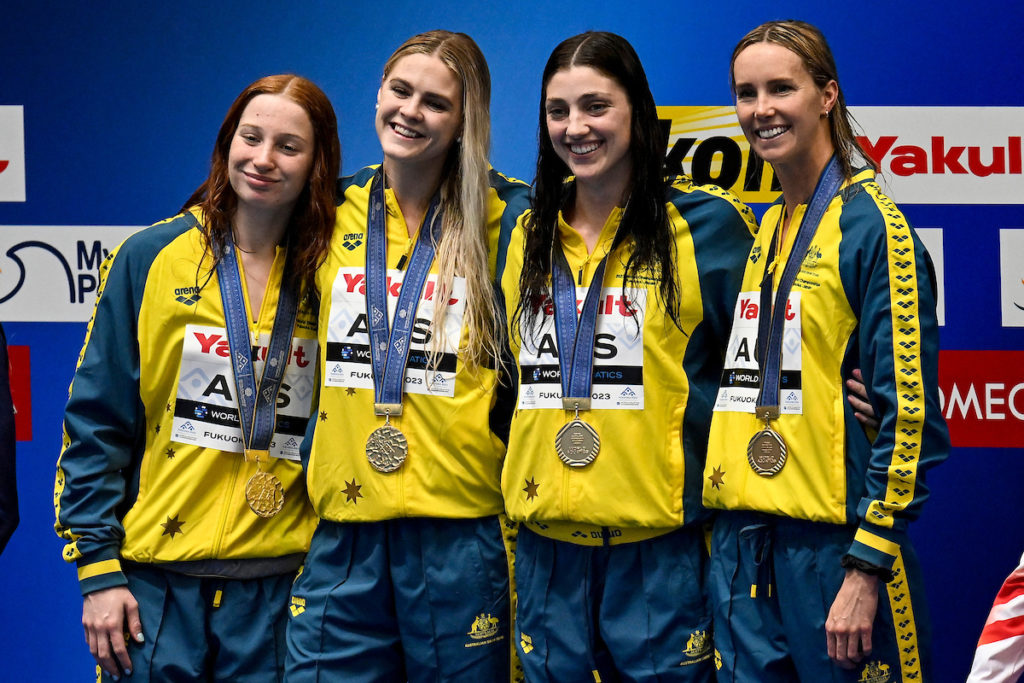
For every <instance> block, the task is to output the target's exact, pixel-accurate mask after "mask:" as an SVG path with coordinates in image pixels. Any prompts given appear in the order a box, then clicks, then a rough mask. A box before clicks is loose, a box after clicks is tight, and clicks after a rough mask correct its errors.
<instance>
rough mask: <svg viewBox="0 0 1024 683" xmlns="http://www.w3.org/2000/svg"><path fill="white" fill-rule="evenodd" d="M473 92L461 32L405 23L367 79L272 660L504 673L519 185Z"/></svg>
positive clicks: (475, 83) (329, 674) (478, 85)
mask: <svg viewBox="0 0 1024 683" xmlns="http://www.w3.org/2000/svg"><path fill="white" fill-rule="evenodd" d="M489 100H490V77H489V74H488V70H487V64H486V62H485V60H484V57H483V54H482V53H481V52H480V49H479V48H478V47H477V45H476V44H475V43H474V42H473V40H472V39H471V38H469V36H466V35H465V34H461V33H450V32H447V31H431V32H429V33H424V34H420V35H417V36H414V37H412V38H410V39H409V40H408V41H406V42H405V43H404V44H403V45H402V46H401V47H399V48H398V50H396V51H395V53H394V54H393V55H392V56H391V58H390V59H389V60H388V62H387V64H386V65H385V67H384V75H383V79H382V82H381V86H380V90H379V92H378V97H377V115H376V128H377V135H378V137H379V138H380V143H381V148H382V150H383V153H384V162H383V164H381V165H380V166H379V167H369V168H366V169H363V170H362V171H359V172H357V173H356V174H354V175H353V176H350V177H348V178H345V179H343V181H342V183H341V190H340V193H339V194H340V202H341V203H340V205H339V207H338V212H337V224H336V228H335V234H334V239H333V241H332V243H331V249H330V255H329V257H328V260H327V263H326V264H325V265H324V266H323V267H322V268H321V269H320V271H319V273H318V276H317V285H318V288H319V290H320V292H321V304H320V318H319V320H320V345H321V366H320V374H321V386H320V397H319V405H318V407H317V409H316V411H317V418H316V420H315V421H314V422H313V423H311V428H310V430H309V432H308V433H307V440H306V444H307V447H308V448H309V452H308V454H306V456H305V463H306V471H307V480H308V485H309V494H310V498H311V500H312V502H313V505H314V507H315V509H316V511H317V513H318V514H319V515H320V517H321V522H320V524H319V526H318V527H317V530H316V532H315V534H314V537H313V542H312V547H311V551H310V553H309V556H308V558H307V561H306V565H305V568H304V570H303V571H302V573H301V574H300V576H299V578H298V580H297V582H296V584H295V587H294V590H293V594H292V607H291V610H292V615H293V616H292V619H291V621H290V624H289V631H288V648H289V649H288V662H289V663H288V678H289V680H293V681H312V680H345V681H392V680H395V681H397V680H402V681H405V680H408V681H436V680H445V681H453V680H466V681H469V680H473V681H497V680H502V679H507V678H508V677H509V675H510V646H511V645H510V640H511V634H510V610H509V561H508V556H507V553H506V548H505V543H504V539H503V534H502V531H503V527H502V522H501V520H500V519H499V514H500V513H501V512H502V500H501V493H500V490H499V487H498V477H499V472H500V468H501V462H502V458H503V456H504V453H505V447H504V443H503V438H504V437H503V434H502V432H503V431H504V430H503V428H502V426H501V425H500V422H501V421H502V420H500V419H497V418H495V423H494V424H492V423H491V420H492V414H495V415H496V414H497V413H495V412H494V409H495V407H496V403H497V402H498V397H497V390H498V386H499V385H498V375H497V371H496V365H497V359H498V357H499V351H500V349H501V348H502V347H503V345H504V338H503V334H502V318H501V315H500V312H499V310H498V308H497V304H496V301H495V297H494V282H495V273H496V269H497V268H498V264H499V263H500V262H501V261H503V259H501V258H499V256H498V253H499V245H502V244H504V243H505V242H506V241H507V235H508V232H509V231H510V230H511V226H512V225H513V224H514V221H515V218H516V216H517V215H518V213H519V212H520V211H522V210H523V209H525V206H526V194H527V189H528V188H527V186H526V185H525V184H523V183H519V182H516V181H511V180H508V179H507V178H504V177H503V176H501V175H500V174H497V173H495V172H494V171H491V170H489V166H488V162H487V153H488V147H489V142H490V121H489ZM499 412H500V411H499ZM506 419H507V418H506Z"/></svg>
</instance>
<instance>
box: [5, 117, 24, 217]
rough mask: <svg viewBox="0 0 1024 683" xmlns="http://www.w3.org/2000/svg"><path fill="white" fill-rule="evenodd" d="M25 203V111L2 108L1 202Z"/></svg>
mask: <svg viewBox="0 0 1024 683" xmlns="http://www.w3.org/2000/svg"><path fill="white" fill-rule="evenodd" d="M23 201H25V111H24V107H22V106H21V105H16V106H10V105H8V106H0V202H23Z"/></svg>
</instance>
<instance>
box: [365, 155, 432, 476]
mask: <svg viewBox="0 0 1024 683" xmlns="http://www.w3.org/2000/svg"><path fill="white" fill-rule="evenodd" d="M384 185H385V178H384V172H383V169H381V170H378V171H377V173H376V174H374V177H373V182H372V183H371V185H370V197H371V201H370V205H369V207H368V211H369V213H368V214H367V233H366V315H367V320H368V321H369V330H368V332H369V337H370V365H371V368H372V370H373V391H374V404H373V412H374V414H375V415H377V416H378V417H383V418H384V424H383V425H382V426H380V427H378V428H377V429H375V430H373V431H372V432H370V436H368V437H367V439H366V459H367V461H369V463H370V467H372V468H373V469H375V470H376V471H378V472H380V473H382V474H387V473H389V472H394V471H396V470H398V469H399V468H401V467H402V465H403V464H405V461H406V459H407V458H408V457H409V442H408V440H407V439H406V438H405V434H403V433H402V431H401V430H400V429H398V428H397V427H395V426H394V425H392V424H391V416H392V415H393V416H395V417H399V416H400V415H401V414H402V398H403V393H404V386H405V370H406V364H407V362H408V359H409V350H410V348H411V347H412V338H413V324H414V322H415V320H416V310H417V306H418V305H419V302H420V299H421V298H422V296H423V288H424V285H425V284H426V281H427V276H428V275H429V273H430V265H431V264H432V263H433V261H434V244H435V243H439V242H440V229H441V228H440V226H441V224H442V222H443V221H442V220H441V216H440V214H437V220H435V213H436V212H437V211H438V207H439V206H440V195H439V194H435V195H434V197H433V198H432V199H431V200H430V206H429V207H428V208H427V212H426V214H425V215H424V217H423V227H422V228H421V233H422V234H420V235H419V236H417V238H416V245H415V246H414V247H413V250H412V256H411V258H409V260H408V264H407V270H406V273H405V277H404V279H403V280H402V286H401V289H400V290H399V292H398V301H397V302H395V309H394V311H395V312H394V320H393V321H392V320H391V319H389V317H388V296H389V294H388V291H389V290H388V288H389V282H390V278H389V277H388V275H387V247H388V244H387V218H386V210H385V199H384ZM402 262H405V257H402ZM392 323H393V325H392Z"/></svg>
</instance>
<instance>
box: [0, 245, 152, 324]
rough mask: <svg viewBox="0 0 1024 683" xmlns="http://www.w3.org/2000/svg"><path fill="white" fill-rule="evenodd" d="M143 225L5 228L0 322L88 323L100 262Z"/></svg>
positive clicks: (0, 258) (0, 250) (0, 256)
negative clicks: (0, 320)
mask: <svg viewBox="0 0 1024 683" xmlns="http://www.w3.org/2000/svg"><path fill="white" fill-rule="evenodd" d="M138 229H139V228H138V227H126V226H111V227H100V226H77V227H73V228H72V227H55V226H41V225H18V226H0V319H2V320H4V321H12V322H15V321H16V322H85V321H86V320H88V319H89V316H90V315H92V309H93V304H94V303H95V301H96V289H97V287H98V286H99V269H100V264H101V263H102V262H103V259H104V258H105V257H106V256H107V254H108V253H109V252H110V251H111V250H112V249H114V248H115V247H117V245H118V244H120V243H121V242H122V241H123V240H124V239H125V238H126V237H128V235H130V234H132V233H133V232H135V231H137V230H138Z"/></svg>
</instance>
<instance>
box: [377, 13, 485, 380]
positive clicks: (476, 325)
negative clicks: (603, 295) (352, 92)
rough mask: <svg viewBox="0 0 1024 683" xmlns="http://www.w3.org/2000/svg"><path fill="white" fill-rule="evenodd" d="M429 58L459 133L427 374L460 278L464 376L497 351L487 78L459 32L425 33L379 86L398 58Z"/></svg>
mask: <svg viewBox="0 0 1024 683" xmlns="http://www.w3.org/2000/svg"><path fill="white" fill-rule="evenodd" d="M410 54H424V55H431V56H434V57H437V58H438V59H440V60H441V61H442V62H443V63H444V64H445V65H446V66H447V67H448V68H449V69H450V70H451V72H452V73H453V74H454V75H455V77H456V79H458V81H459V83H460V84H461V86H462V117H463V120H462V134H461V137H460V138H459V139H458V140H457V141H456V142H454V143H452V146H451V148H450V149H449V150H448V157H447V159H446V160H445V168H444V171H443V173H442V179H441V207H440V208H441V210H442V211H443V219H442V224H441V240H440V243H439V244H438V245H437V252H436V256H435V260H436V262H437V270H438V293H437V294H436V295H435V297H434V306H435V308H434V316H433V320H432V321H431V323H430V328H431V334H430V339H431V341H430V348H429V351H428V357H429V361H428V367H429V368H430V369H432V370H433V369H436V367H437V365H438V363H439V362H440V356H441V350H442V349H443V348H444V346H445V345H446V342H447V335H446V333H445V318H446V317H447V315H448V301H449V299H450V297H451V292H452V283H453V280H454V278H455V276H457V275H459V276H462V277H464V278H465V279H466V313H465V320H466V324H467V327H468V332H469V334H468V337H467V339H466V343H465V345H464V346H462V347H461V348H460V349H459V354H460V356H462V358H463V359H464V360H465V362H466V365H467V367H468V368H469V369H470V370H476V369H477V368H479V367H481V366H486V365H488V364H490V363H494V362H497V361H498V359H500V357H501V356H500V350H501V348H502V347H503V346H504V334H505V331H504V326H503V325H502V324H501V318H500V317H499V315H498V306H497V302H496V301H495V297H494V285H493V282H492V279H491V276H490V269H489V267H488V234H487V224H488V221H487V218H488V217H487V205H488V202H487V196H488V193H489V191H490V184H489V180H488V172H489V170H490V164H489V163H488V160H487V157H488V152H489V150H490V146H491V113H490V109H491V75H490V71H489V70H488V69H487V61H486V60H485V59H484V55H483V52H481V51H480V48H479V47H478V46H477V44H476V43H475V42H474V41H473V39H472V38H470V37H469V36H467V35H466V34H465V33H453V32H451V31H440V30H438V31H428V32H426V33H420V34H418V35H415V36H413V37H412V38H409V39H408V40H407V41H405V42H404V43H402V45H401V46H400V47H399V48H398V49H397V50H395V52H394V53H393V54H392V55H391V57H390V58H389V59H388V61H387V63H386V64H385V65H384V79H386V78H387V77H388V74H389V73H390V72H391V69H392V68H393V67H394V66H395V64H396V63H397V62H398V60H400V59H401V58H402V57H405V56H406V55H410Z"/></svg>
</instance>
